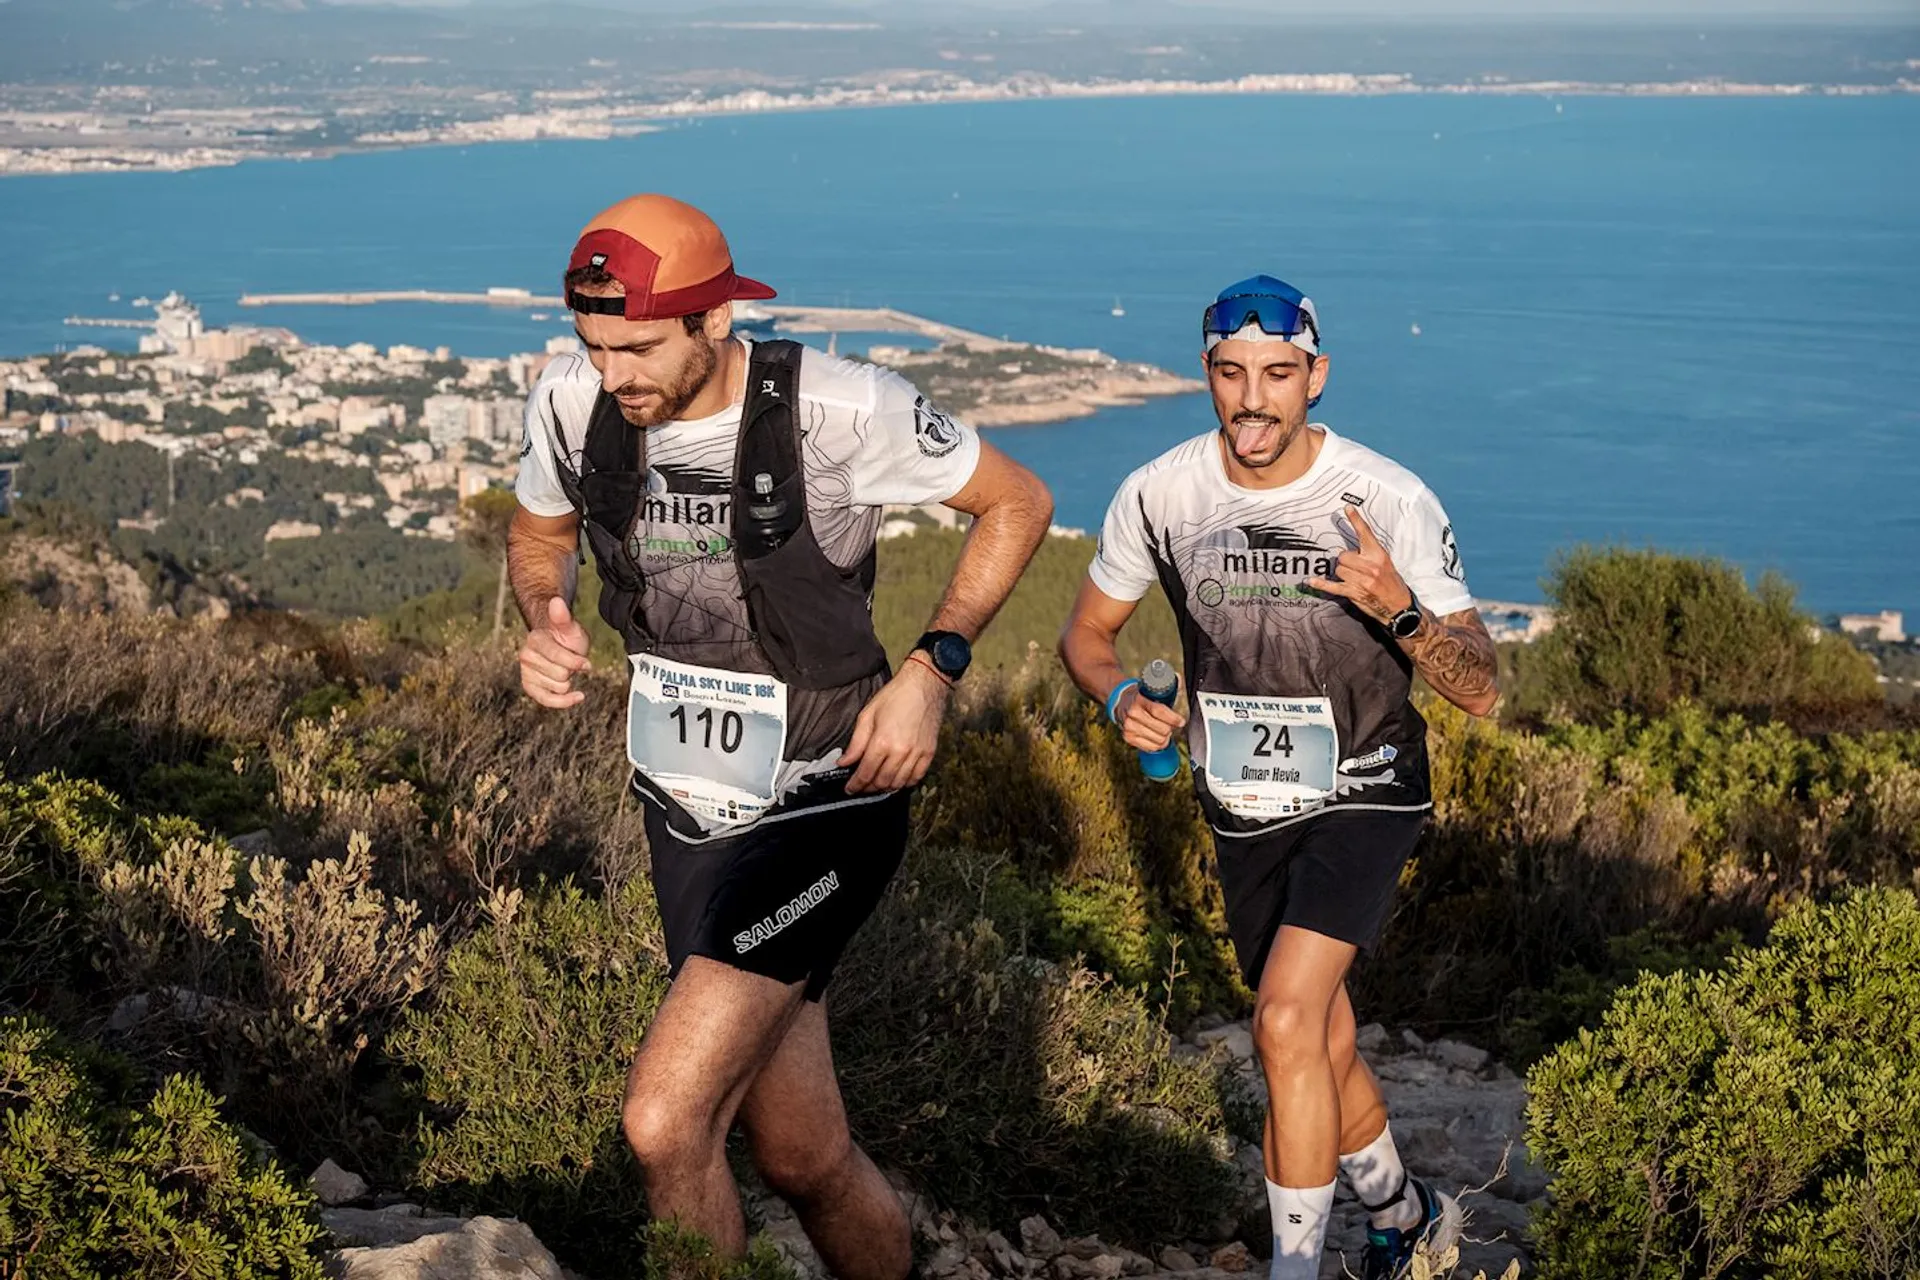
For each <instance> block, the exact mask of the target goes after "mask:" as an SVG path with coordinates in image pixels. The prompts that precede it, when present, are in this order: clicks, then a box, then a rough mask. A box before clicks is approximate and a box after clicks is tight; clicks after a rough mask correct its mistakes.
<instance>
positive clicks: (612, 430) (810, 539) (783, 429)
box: [555, 341, 887, 689]
mask: <svg viewBox="0 0 1920 1280" xmlns="http://www.w3.org/2000/svg"><path fill="white" fill-rule="evenodd" d="M802 350H804V348H802V347H801V346H800V344H799V343H797V342H786V341H775V342H760V343H756V344H754V347H753V357H752V359H751V360H750V361H749V362H748V365H747V392H746V404H745V407H744V408H743V409H742V410H741V414H740V433H739V436H738V437H737V439H736V442H735V445H734V466H733V504H732V527H731V529H730V530H729V533H730V535H731V537H732V541H733V555H734V563H735V565H736V566H737V568H738V570H739V574H740V583H741V588H742V591H743V594H744V597H745V600H746V606H747V619H748V625H749V627H750V628H751V631H752V640H753V643H755V644H756V645H757V646H758V647H759V649H760V651H761V653H762V654H764V655H765V657H766V659H767V661H768V663H769V664H770V665H771V666H772V668H773V673H774V674H775V675H777V676H779V677H780V679H782V680H784V681H786V682H787V683H788V684H790V685H793V686H795V687H797V688H801V689H836V688H840V687H841V686H844V685H850V684H853V683H855V682H856V681H860V680H863V679H866V678H868V677H870V676H874V675H878V674H880V673H882V672H884V671H885V670H886V669H887V654H886V650H885V649H883V648H882V647H881V645H880V640H879V638H878V637H877V636H875V635H874V632H873V612H872V604H871V602H872V599H873V582H874V562H875V556H874V552H873V551H872V550H871V549H869V550H868V552H867V554H866V557H865V558H864V559H862V560H861V561H860V563H859V564H857V565H854V566H853V567H852V568H850V569H842V568H840V567H839V566H838V565H836V564H834V563H833V562H832V561H831V560H829V559H827V555H826V552H824V551H822V550H821V549H820V543H819V542H818V541H817V540H816V539H815V538H814V536H813V526H812V525H811V523H810V522H809V521H808V520H807V485H806V473H805V468H804V464H803V463H802V460H801V438H800V435H801V433H800V417H799V413H798V404H799V390H800V356H801V352H802ZM558 434H559V433H556V437H557V438H556V440H555V454H556V457H555V461H556V462H557V463H558V464H559V465H558V466H557V467H556V468H555V470H556V471H557V472H558V474H559V477H560V485H561V487H562V488H563V489H564V490H565V491H566V495H567V498H568V500H569V501H570V502H572V503H573V506H574V509H575V510H576V511H578V512H579V513H580V526H581V528H582V529H584V530H585V531H586V535H587V542H588V545H590V546H591V547H592V548H593V557H594V560H595V562H596V564H597V565H598V566H599V570H600V616H601V617H602V618H605V619H606V621H607V625H608V626H610V627H612V628H613V629H614V630H615V631H618V632H619V633H620V635H621V638H622V639H623V640H624V641H625V642H626V646H627V652H628V653H651V652H653V651H654V649H655V647H656V646H657V645H658V643H659V637H657V636H655V635H654V634H653V632H652V630H651V629H650V628H649V627H648V625H647V620H646V615H645V613H644V611H643V608H642V603H643V597H644V595H645V591H646V576H645V573H644V571H643V570H642V568H641V565H640V561H639V559H638V558H637V557H636V555H635V553H634V549H635V547H636V545H637V540H636V539H635V537H634V533H635V527H636V526H637V525H638V524H639V523H640V520H641V513H642V502H643V500H644V499H645V497H646V492H647V432H646V430H645V429H644V428H641V427H635V426H632V425H630V424H629V423H628V422H627V420H626V419H625V418H623V417H621V416H620V405H619V402H618V401H617V400H615V399H614V398H613V397H612V396H610V395H608V394H607V392H606V390H605V389H604V388H602V390H601V392H600V394H599V395H598V396H597V397H596V398H595V400H594V404H593V414H592V416H591V417H590V418H589V420H588V423H587V436H586V443H585V447H584V448H583V449H582V450H581V458H580V467H579V470H578V471H577V472H576V471H575V470H574V469H573V468H572V467H571V466H569V465H568V462H567V459H566V457H565V445H564V441H563V440H562V439H560V438H558ZM759 475H765V476H768V477H769V478H770V479H771V481H772V488H771V492H770V493H766V494H761V493H756V492H754V489H753V478H754V477H755V476H759ZM756 512H758V513H759V514H757V515H756ZM769 512H772V513H774V514H772V515H770V516H769V515H768V514H767V513H769Z"/></svg>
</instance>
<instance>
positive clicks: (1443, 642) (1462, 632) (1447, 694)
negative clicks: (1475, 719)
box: [1400, 607, 1499, 710]
mask: <svg viewBox="0 0 1920 1280" xmlns="http://www.w3.org/2000/svg"><path fill="white" fill-rule="evenodd" d="M1420 614H1421V618H1422V621H1421V623H1420V630H1419V631H1417V632H1415V633H1414V635H1413V638H1412V639H1409V640H1402V641H1401V642H1400V648H1401V649H1402V650H1403V651H1405V653H1406V655H1407V656H1408V657H1409V658H1412V659H1413V665H1414V669H1415V670H1417V671H1419V673H1420V674H1421V675H1422V676H1423V677H1425V678H1426V682H1427V683H1428V684H1430V685H1432V686H1433V688H1434V691H1435V692H1436V693H1438V694H1439V695H1440V696H1441V697H1443V698H1445V699H1446V700H1447V701H1448V702H1451V703H1453V704H1454V705H1456V706H1459V707H1462V708H1466V709H1469V710H1471V706H1470V705H1469V704H1473V703H1479V702H1482V701H1483V700H1485V699H1486V697H1487V695H1488V694H1490V693H1492V692H1494V677H1495V675H1496V674H1497V672H1498V669H1499V663H1498V659H1497V658H1496V656H1495V654H1494V648H1493V637H1492V636H1489V635H1488V634H1487V627H1486V624H1485V623H1483V622H1481V621H1480V615H1479V614H1478V613H1477V612H1475V611H1474V610H1472V609H1462V610H1461V611H1460V612H1458V613H1450V614H1448V615H1447V616H1446V617H1444V618H1436V617H1435V616H1434V615H1433V613H1432V611H1430V610H1428V609H1426V608H1424V607H1423V608H1422V609H1421V610H1420Z"/></svg>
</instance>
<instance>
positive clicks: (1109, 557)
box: [1087, 472, 1160, 600]
mask: <svg viewBox="0 0 1920 1280" xmlns="http://www.w3.org/2000/svg"><path fill="white" fill-rule="evenodd" d="M1140 485H1141V476H1140V473H1139V472H1135V473H1134V474H1133V475H1130V476H1128V477H1127V478H1126V480H1125V481H1124V482H1123V483H1122V484H1121V486H1120V491H1119V492H1118V493H1116V494H1114V495H1113V502H1112V504H1111V505H1109V506H1108V507H1107V518H1106V519H1105V520H1104V521H1102V522H1101V525H1100V542H1099V545H1098V546H1097V547H1096V548H1095V550H1094V553H1093V563H1092V564H1090V565H1088V566H1087V577H1089V578H1090V579H1092V580H1093V585H1094V586H1096V587H1098V588H1100V590H1102V591H1103V592H1105V593H1106V594H1107V595H1109V596H1111V597H1112V598H1113V599H1115V600H1139V599H1141V598H1142V597H1144V596H1145V595H1146V594H1147V592H1149V591H1151V590H1152V589H1153V584H1154V583H1156V582H1158V581H1159V580H1160V578H1159V574H1158V573H1156V572H1155V570H1154V567H1153V552H1152V550H1151V549H1150V548H1149V547H1148V546H1147V523H1146V517H1145V516H1143V515H1142V514H1141V513H1140Z"/></svg>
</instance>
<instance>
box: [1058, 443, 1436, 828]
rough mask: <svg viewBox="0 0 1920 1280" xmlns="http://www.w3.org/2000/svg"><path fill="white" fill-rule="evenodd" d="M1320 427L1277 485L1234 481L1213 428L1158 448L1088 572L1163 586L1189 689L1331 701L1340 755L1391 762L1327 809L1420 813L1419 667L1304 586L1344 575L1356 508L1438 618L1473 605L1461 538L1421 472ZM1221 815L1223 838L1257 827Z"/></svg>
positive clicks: (1140, 592) (1111, 521) (1111, 519)
mask: <svg viewBox="0 0 1920 1280" xmlns="http://www.w3.org/2000/svg"><path fill="white" fill-rule="evenodd" d="M1311 429H1313V430H1317V431H1321V432H1323V433H1324V440H1323V441H1322V443H1321V446H1320V453H1319V456H1318V457H1316V458H1315V459H1314V461H1313V465H1312V466H1311V467H1309V468H1308V469H1307V471H1306V474H1304V475H1302V476H1301V477H1300V478H1299V479H1298V480H1295V481H1294V482H1293V483H1291V484H1288V485H1284V486H1282V487H1280V488H1277V489H1247V488H1243V487H1241V486H1239V485H1236V484H1234V483H1233V482H1232V481H1231V480H1230V479H1228V477H1227V472H1226V466H1225V464H1224V462H1223V461H1222V459H1221V456H1220V444H1219V432H1218V431H1209V432H1207V433H1206V434H1204V435H1200V436H1195V437H1194V438H1193V439H1191V440H1187V441H1185V442H1183V443H1181V444H1179V445H1177V446H1175V447H1174V448H1172V449H1169V450H1168V451H1167V452H1166V453H1163V454H1161V455H1160V456H1159V457H1158V458H1155V459H1154V460H1153V461H1151V462H1149V463H1148V464H1147V465H1146V466H1144V467H1141V468H1140V469H1139V470H1138V471H1135V472H1134V473H1133V474H1132V475H1130V476H1128V477H1127V478H1126V480H1125V481H1124V482H1122V484H1121V486H1120V490H1119V492H1118V493H1117V494H1116V495H1115V496H1114V500H1113V503H1112V505H1111V506H1110V507H1109V508H1108V510H1107V517H1106V521H1105V523H1104V524H1103V526H1102V528H1101V532H1100V547H1099V551H1098V552H1097V553H1096V554H1095V556H1094V559H1093V563H1092V564H1091V565H1090V566H1089V567H1088V570H1087V574H1088V577H1090V578H1091V579H1092V581H1093V584H1094V585H1095V586H1096V587H1098V588H1100V590H1101V591H1103V592H1105V593H1106V594H1107V595H1109V596H1111V597H1113V598H1114V599H1116V600H1138V599H1140V598H1141V597H1142V596H1144V595H1146V593H1147V591H1148V589H1149V588H1150V587H1151V586H1153V584H1154V583H1155V582H1162V583H1164V584H1166V585H1167V587H1168V595H1169V598H1170V600H1171V603H1172V604H1173V606H1174V612H1175V615H1176V617H1177V618H1178V619H1179V621H1180V625H1181V631H1182V638H1183V641H1184V642H1185V644H1186V648H1187V651H1188V653H1189V655H1190V656H1191V658H1192V660H1191V661H1190V662H1189V664H1188V670H1187V685H1188V687H1189V689H1190V690H1192V689H1198V690H1204V691H1207V692H1214V693H1224V694H1242V695H1256V696H1270V697H1316V698H1326V699H1328V701H1329V703H1330V705H1331V711H1332V715H1333V719H1334V721H1335V724H1336V726H1337V729H1338V740H1339V742H1340V744H1341V755H1342V756H1343V757H1344V758H1345V760H1347V761H1349V762H1351V761H1367V762H1374V761H1378V760H1379V757H1381V756H1383V755H1384V756H1385V757H1386V759H1385V761H1384V762H1381V763H1379V764H1378V766H1377V767H1372V766H1371V764H1370V772H1369V773H1368V775H1367V776H1366V777H1360V776H1358V775H1357V774H1356V775H1352V776H1348V775H1346V774H1344V773H1343V774H1342V777H1341V786H1340V788H1339V789H1338V790H1337V792H1336V794H1335V795H1334V796H1333V797H1332V799H1331V800H1330V801H1329V803H1330V804H1343V805H1347V806H1349V807H1356V808H1367V807H1371V808H1382V809H1419V808H1424V807H1426V806H1427V805H1428V804H1430V803H1431V791H1430V789H1429V785H1428V780H1427V767H1426V748H1425V735H1426V726H1425V723H1424V722H1423V721H1422V720H1421V719H1420V716H1419V713H1418V712H1416V711H1415V710H1414V709H1413V706H1412V704H1411V703H1409V702H1408V700H1407V694H1408V691H1409V689H1410V687H1411V669H1410V663H1409V662H1408V660H1407V658H1406V656H1405V655H1404V654H1403V653H1402V652H1401V651H1400V649H1399V646H1398V645H1397V644H1395V643H1394V642H1393V641H1392V639H1391V638H1389V637H1387V636H1386V634H1385V632H1384V631H1383V630H1382V629H1380V628H1379V627H1378V626H1377V625H1375V624H1372V623H1370V622H1369V621H1368V620H1367V619H1366V618H1365V617H1364V615H1362V614H1361V613H1360V611H1359V610H1358V608H1357V607H1355V606H1354V605H1353V604H1351V603H1350V602H1348V601H1345V600H1342V599H1340V598H1338V597H1336V596H1331V595H1322V594H1320V593H1318V592H1314V591H1312V590H1310V589H1308V588H1307V587H1306V586H1305V583H1306V580H1307V579H1309V578H1314V577H1337V576H1338V574H1337V572H1336V571H1335V568H1334V561H1335V560H1336V559H1337V558H1338V557H1339V556H1340V554H1341V553H1342V552H1344V551H1348V550H1352V549H1355V548H1357V547H1358V546H1359V537H1358V535H1357V534H1356V533H1355V532H1354V531H1353V529H1352V528H1351V526H1350V525H1349V523H1348V520H1347V516H1346V508H1347V507H1348V506H1352V507H1355V508H1358V509H1359V511H1360V513H1361V515H1362V516H1363V517H1364V518H1365V520H1366V521H1367V523H1368V525H1369V526H1370V527H1371V528H1372V529H1373V532H1374V535H1375V536H1376V537H1377V538H1378V539H1379V540H1380V544H1381V546H1383V547H1384V548H1385V549H1386V550H1387V553H1388V555H1389V556H1390V557H1391V558H1392V560H1393V564H1394V567H1395V568H1396V569H1397V570H1399V572H1400V576H1401V577H1402V578H1403V579H1405V581H1406V583H1407V586H1408V587H1409V588H1411V589H1412V591H1413V593H1414V595H1415V596H1416V597H1418V598H1419V601H1420V603H1421V604H1423V605H1425V606H1426V607H1427V609H1429V610H1430V611H1431V612H1432V613H1434V614H1435V615H1436V616H1444V615H1446V614H1450V613H1457V612H1460V611H1461V610H1465V609H1471V608H1473V595H1472V593H1471V592H1470V591H1468V589H1467V581H1466V574H1465V572H1464V571H1463V570H1462V569H1461V567H1460V551H1459V547H1458V546H1457V545H1455V543H1454V538H1453V527H1452V525H1451V524H1450V523H1449V521H1448V520H1447V513H1446V512H1445V511H1444V510H1443V509H1442V508H1441V506H1440V501H1439V499H1438V498H1436V497H1434V495H1433V491H1432V490H1430V489H1428V488H1427V486H1426V485H1425V484H1424V483H1422V482H1421V480H1420V478H1419V477H1418V476H1416V475H1414V474H1413V473H1412V472H1411V471H1408V470H1407V469H1406V468H1405V467H1403V466H1401V465H1400V464H1399V463H1397V462H1394V461H1393V460H1392V459H1390V458H1386V457H1383V456H1382V455H1380V454H1378V453H1375V452H1374V451H1373V450H1371V449H1369V448H1367V447H1366V446H1365V445H1362V444H1358V443H1356V442H1354V441H1352V440H1348V439H1346V438H1344V437H1342V436H1339V435H1336V434H1335V433H1334V432H1333V431H1331V430H1328V429H1327V428H1325V427H1322V426H1320V425H1318V424H1314V425H1313V427H1312V428H1311ZM1200 719H1201V718H1200V717H1199V716H1197V715H1196V716H1194V717H1193V718H1192V719H1191V720H1190V721H1189V732H1188V745H1189V747H1190V748H1191V750H1192V753H1193V756H1194V760H1195V763H1196V766H1200V765H1203V764H1204V762H1205V753H1206V741H1205V733H1204V731H1203V727H1202V725H1201V723H1200ZM1383 748H1391V750H1390V751H1383V750H1382V749H1383ZM1196 772H1198V769H1196ZM1210 816H1214V817H1216V821H1215V826H1216V829H1221V830H1223V831H1224V833H1225V834H1232V835H1244V834H1249V832H1248V831H1247V830H1243V829H1238V826H1239V824H1234V823H1231V822H1229V823H1227V826H1231V827H1234V828H1235V829H1232V830H1226V829H1225V828H1224V827H1223V825H1222V821H1221V820H1220V819H1219V818H1218V816H1217V815H1213V814H1210Z"/></svg>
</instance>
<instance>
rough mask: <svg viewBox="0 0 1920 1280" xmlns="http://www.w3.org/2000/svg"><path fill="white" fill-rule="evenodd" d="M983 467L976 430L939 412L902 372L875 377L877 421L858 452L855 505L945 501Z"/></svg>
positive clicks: (881, 372)
mask: <svg viewBox="0 0 1920 1280" xmlns="http://www.w3.org/2000/svg"><path fill="white" fill-rule="evenodd" d="M979 464H980V435H979V433H978V432H977V431H975V430H974V429H973V428H972V427H969V426H968V425H967V424H966V423H964V422H961V421H959V420H958V419H956V418H953V417H950V416H949V415H947V414H945V413H942V412H941V411H940V410H938V409H936V408H934V407H933V406H932V405H931V404H929V403H928V402H927V398H926V397H925V396H923V395H921V394H920V392H919V391H918V390H917V389H916V388H915V387H914V385H913V384H912V383H911V382H908V381H907V380H906V379H905V378H903V377H901V376H900V375H899V374H897V373H894V372H893V371H891V370H885V369H883V370H879V371H877V372H876V373H875V376H874V397H873V417H872V420H871V421H870V422H868V423H867V429H866V431H865V432H864V434H862V436H861V439H860V443H859V446H858V447H857V448H856V449H855V450H854V453H853V476H852V480H853V500H854V502H855V503H856V504H858V505H860V506H863V507H878V506H884V505H886V504H888V503H899V504H902V505H906V506H920V505H923V504H925V503H929V502H945V501H946V500H947V499H948V498H951V497H953V495H954V494H956V493H959V492H960V491H961V490H962V489H964V488H966V487H967V482H968V481H969V480H971V479H973V470H974V468H975V467H977V466H978V465H979Z"/></svg>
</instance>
